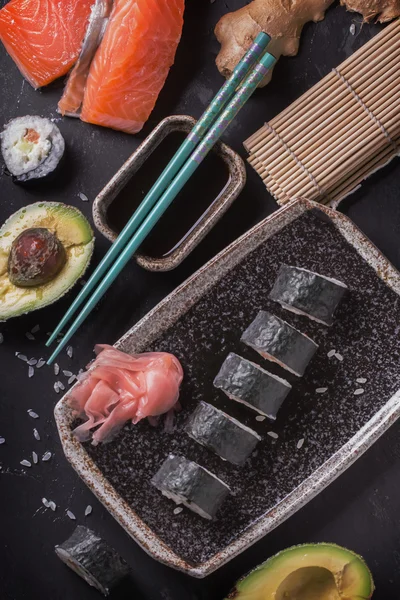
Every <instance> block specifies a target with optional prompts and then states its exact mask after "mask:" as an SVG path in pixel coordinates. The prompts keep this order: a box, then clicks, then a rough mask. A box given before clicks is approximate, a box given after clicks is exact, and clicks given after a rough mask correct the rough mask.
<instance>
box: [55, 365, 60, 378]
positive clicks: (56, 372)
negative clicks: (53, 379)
mask: <svg viewBox="0 0 400 600" xmlns="http://www.w3.org/2000/svg"><path fill="white" fill-rule="evenodd" d="M53 368H54V375H58V374H59V372H60V365H59V364H57V363H54V367H53Z"/></svg>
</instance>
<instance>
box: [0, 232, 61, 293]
mask: <svg viewBox="0 0 400 600" xmlns="http://www.w3.org/2000/svg"><path fill="white" fill-rule="evenodd" d="M66 261H67V255H66V252H65V248H64V246H63V244H62V243H61V242H60V240H59V239H58V238H57V236H55V235H54V234H53V233H51V231H49V230H48V229H45V228H44V227H37V228H31V229H25V231H23V232H22V233H20V234H19V236H18V237H16V238H15V240H14V241H13V243H12V246H11V251H10V254H9V257H8V276H9V279H10V281H11V283H13V284H14V285H15V286H17V287H26V288H30V287H37V286H40V285H44V284H45V283H49V282H50V281H52V280H53V279H54V278H55V277H56V276H57V275H58V273H59V272H60V271H61V269H62V268H63V266H64V265H65V263H66Z"/></svg>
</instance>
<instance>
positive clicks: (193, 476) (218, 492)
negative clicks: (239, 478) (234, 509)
mask: <svg viewBox="0 0 400 600" xmlns="http://www.w3.org/2000/svg"><path fill="white" fill-rule="evenodd" d="M151 483H152V484H153V485H154V486H155V487H156V488H157V489H158V490H160V492H161V493H162V494H163V495H164V496H166V497H167V498H169V499H170V500H173V501H174V502H176V503H177V504H184V505H185V506H187V508H190V510H192V511H193V512H195V513H197V514H198V515H200V516H201V517H203V518H204V519H213V518H214V517H215V515H216V513H217V511H218V509H219V508H220V506H221V504H222V503H223V501H224V500H225V498H226V497H227V496H228V494H229V493H230V489H229V487H228V486H227V485H226V483H224V482H223V481H221V480H220V479H218V477H216V476H215V475H213V474H212V473H210V471H207V469H204V468H203V467H201V466H200V465H198V464H197V463H195V462H192V461H190V460H188V459H187V458H185V457H183V456H176V455H174V454H170V455H169V456H168V458H167V459H166V460H165V461H164V462H163V464H162V465H161V467H160V469H159V470H158V471H157V473H156V474H155V475H154V477H153V479H152V480H151Z"/></svg>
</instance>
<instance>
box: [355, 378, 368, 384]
mask: <svg viewBox="0 0 400 600" xmlns="http://www.w3.org/2000/svg"><path fill="white" fill-rule="evenodd" d="M356 382H357V383H367V380H366V378H365V377H359V378H358V379H356Z"/></svg>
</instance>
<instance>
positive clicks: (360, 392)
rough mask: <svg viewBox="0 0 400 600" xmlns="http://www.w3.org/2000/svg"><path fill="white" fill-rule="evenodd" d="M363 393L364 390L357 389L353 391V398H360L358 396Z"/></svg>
mask: <svg viewBox="0 0 400 600" xmlns="http://www.w3.org/2000/svg"><path fill="white" fill-rule="evenodd" d="M363 393H364V388H358V389H357V390H354V395H355V396H360V394H363Z"/></svg>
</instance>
